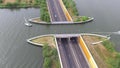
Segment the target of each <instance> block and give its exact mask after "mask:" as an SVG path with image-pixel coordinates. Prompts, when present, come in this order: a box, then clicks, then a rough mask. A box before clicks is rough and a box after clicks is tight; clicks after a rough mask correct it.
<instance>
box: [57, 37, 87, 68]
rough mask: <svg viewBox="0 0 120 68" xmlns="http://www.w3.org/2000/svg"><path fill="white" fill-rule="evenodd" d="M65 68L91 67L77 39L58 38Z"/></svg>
mask: <svg viewBox="0 0 120 68" xmlns="http://www.w3.org/2000/svg"><path fill="white" fill-rule="evenodd" d="M60 39H61V40H60ZM57 42H58V48H59V51H60V56H61V58H62V59H61V60H62V64H63V68H89V65H88V63H87V61H86V59H85V57H84V54H83V53H82V50H81V48H80V47H79V45H78V42H77V37H75V38H71V39H68V38H57Z"/></svg>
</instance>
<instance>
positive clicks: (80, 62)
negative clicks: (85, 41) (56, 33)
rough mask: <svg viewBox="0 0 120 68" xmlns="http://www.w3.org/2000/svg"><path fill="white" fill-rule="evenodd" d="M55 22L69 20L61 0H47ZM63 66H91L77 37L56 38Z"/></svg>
mask: <svg viewBox="0 0 120 68" xmlns="http://www.w3.org/2000/svg"><path fill="white" fill-rule="evenodd" d="M46 1H47V5H48V9H49V12H50V16H51V21H52V23H53V22H63V21H67V19H66V17H65V15H64V12H63V10H62V8H61V6H60V3H59V0H46ZM56 39H57V43H58V50H59V52H60V58H61V61H62V65H63V68H89V65H88V63H87V60H86V59H85V57H84V54H83V52H82V50H81V48H80V46H79V44H78V42H77V37H71V38H70V39H68V38H56Z"/></svg>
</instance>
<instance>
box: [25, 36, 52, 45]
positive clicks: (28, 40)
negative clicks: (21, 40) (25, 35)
mask: <svg viewBox="0 0 120 68" xmlns="http://www.w3.org/2000/svg"><path fill="white" fill-rule="evenodd" d="M44 36H53V37H54V35H53V34H48V35H40V36H36V37H32V38H30V39H27V40H26V41H27V42H28V43H30V44H33V45H36V46H43V45H44V44H38V43H34V42H32V41H30V40H32V39H35V38H39V37H44Z"/></svg>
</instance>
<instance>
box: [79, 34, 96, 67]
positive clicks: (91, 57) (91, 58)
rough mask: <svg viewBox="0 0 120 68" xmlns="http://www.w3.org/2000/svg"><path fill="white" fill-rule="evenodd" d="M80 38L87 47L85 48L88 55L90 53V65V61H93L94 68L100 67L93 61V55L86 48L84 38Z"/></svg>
mask: <svg viewBox="0 0 120 68" xmlns="http://www.w3.org/2000/svg"><path fill="white" fill-rule="evenodd" d="M80 38H81V40H82V42H83V44H84V45H85V48H86V49H87V52H88V53H89V55H90V59H89V60H88V61H89V63H90V60H92V62H93V64H94V67H95V68H98V66H97V64H96V62H95V60H94V59H93V56H92V55H91V53H90V51H89V49H88V47H87V46H86V43H85V42H84V40H83V38H82V36H80Z"/></svg>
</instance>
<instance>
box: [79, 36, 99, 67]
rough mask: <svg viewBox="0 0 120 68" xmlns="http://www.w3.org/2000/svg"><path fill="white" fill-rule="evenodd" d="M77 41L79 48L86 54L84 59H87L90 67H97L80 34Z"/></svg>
mask: <svg viewBox="0 0 120 68" xmlns="http://www.w3.org/2000/svg"><path fill="white" fill-rule="evenodd" d="M78 41H79V44H80V46H81V48H82V50H83V52H84V54H85V56H86V59H87V61H88V63H89V65H90V68H98V66H97V64H96V62H95V61H94V59H93V57H92V55H91V53H90V52H89V50H88V48H87V46H86V44H85V42H84V41H83V38H82V36H81V35H80V37H79V38H78Z"/></svg>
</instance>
